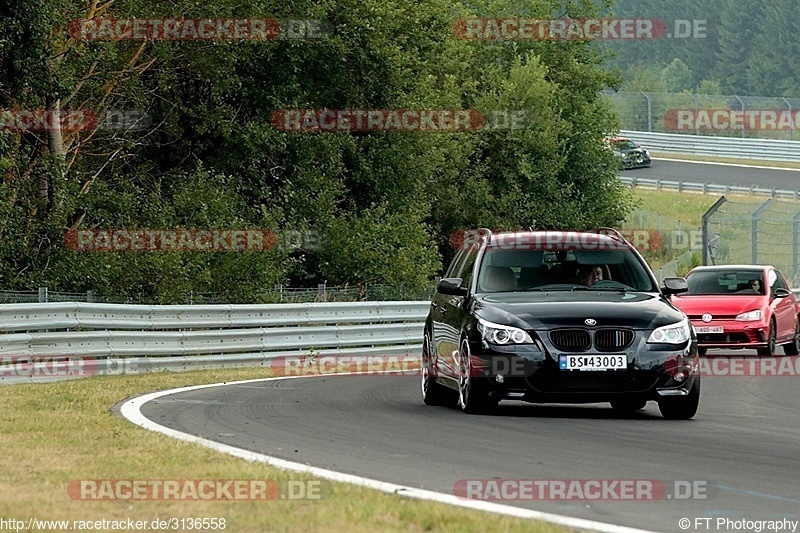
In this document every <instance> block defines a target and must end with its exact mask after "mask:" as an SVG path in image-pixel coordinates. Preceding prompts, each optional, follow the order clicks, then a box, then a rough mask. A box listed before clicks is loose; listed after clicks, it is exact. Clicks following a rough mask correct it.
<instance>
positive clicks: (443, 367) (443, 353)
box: [431, 244, 480, 379]
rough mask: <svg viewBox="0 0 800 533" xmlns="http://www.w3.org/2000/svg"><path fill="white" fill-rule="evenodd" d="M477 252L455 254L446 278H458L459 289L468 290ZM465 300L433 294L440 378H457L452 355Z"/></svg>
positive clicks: (456, 363)
mask: <svg viewBox="0 0 800 533" xmlns="http://www.w3.org/2000/svg"><path fill="white" fill-rule="evenodd" d="M479 248H480V245H479V244H473V245H472V246H471V247H470V248H468V249H466V250H463V251H461V252H459V256H457V257H456V259H454V260H453V265H452V267H451V269H448V273H447V275H446V277H450V278H461V287H463V288H465V289H467V290H468V289H469V286H470V282H471V279H472V271H473V267H474V265H475V259H476V257H477V255H478V250H479ZM467 298H468V296H466V295H452V294H439V293H437V294H436V298H435V304H436V305H435V309H434V308H433V307H432V308H431V312H432V314H433V317H434V318H433V320H432V323H433V327H434V328H435V335H436V354H437V358H438V371H439V373H440V374H441V375H443V376H447V377H451V378H454V379H455V378H457V377H458V361H457V358H456V357H455V354H456V353H457V351H458V348H459V346H458V344H459V340H460V335H461V325H462V324H463V322H464V313H465V312H466V310H465V303H466V299H467Z"/></svg>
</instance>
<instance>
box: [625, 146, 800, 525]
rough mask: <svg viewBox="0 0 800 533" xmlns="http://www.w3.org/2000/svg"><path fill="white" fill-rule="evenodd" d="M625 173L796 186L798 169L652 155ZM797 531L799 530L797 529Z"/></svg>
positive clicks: (799, 187)
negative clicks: (646, 162) (648, 161)
mask: <svg viewBox="0 0 800 533" xmlns="http://www.w3.org/2000/svg"><path fill="white" fill-rule="evenodd" d="M620 174H621V175H623V176H627V177H637V178H647V179H665V180H676V181H690V182H695V183H709V184H717V185H740V186H744V187H752V186H756V187H765V188H768V189H782V190H790V191H795V190H800V170H790V169H779V168H760V167H752V166H740V165H723V164H708V163H693V162H689V161H673V160H670V159H654V160H653V164H652V166H651V167H649V168H637V169H631V170H623V171H621V172H620ZM799 531H800V530H799Z"/></svg>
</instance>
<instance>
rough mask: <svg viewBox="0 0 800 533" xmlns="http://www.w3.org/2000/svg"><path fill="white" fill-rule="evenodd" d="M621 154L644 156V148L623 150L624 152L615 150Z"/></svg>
mask: <svg viewBox="0 0 800 533" xmlns="http://www.w3.org/2000/svg"><path fill="white" fill-rule="evenodd" d="M617 151H618V152H619V153H621V154H642V155H645V151H644V148H625V149H624V150H617Z"/></svg>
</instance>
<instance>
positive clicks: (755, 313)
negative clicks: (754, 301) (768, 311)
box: [736, 309, 764, 322]
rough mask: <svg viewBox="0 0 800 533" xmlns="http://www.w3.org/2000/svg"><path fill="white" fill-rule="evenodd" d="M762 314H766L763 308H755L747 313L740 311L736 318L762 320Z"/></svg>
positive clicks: (743, 320)
mask: <svg viewBox="0 0 800 533" xmlns="http://www.w3.org/2000/svg"><path fill="white" fill-rule="evenodd" d="M762 316H764V314H763V313H762V312H761V309H755V310H753V311H747V312H746V313H739V314H738V315H736V320H740V321H742V322H752V321H754V320H761V317H762Z"/></svg>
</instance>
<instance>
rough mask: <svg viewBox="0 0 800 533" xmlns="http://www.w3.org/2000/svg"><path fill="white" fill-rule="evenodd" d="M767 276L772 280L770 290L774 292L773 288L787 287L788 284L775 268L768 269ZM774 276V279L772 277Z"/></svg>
mask: <svg viewBox="0 0 800 533" xmlns="http://www.w3.org/2000/svg"><path fill="white" fill-rule="evenodd" d="M769 278H770V280H772V283H770V285H769V287H770V290H771V291H772V292H775V289H789V284H788V283H786V280H785V279H784V277H783V274H781V273H780V272H779V271H777V270H770V271H769ZM773 278H774V279H773Z"/></svg>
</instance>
